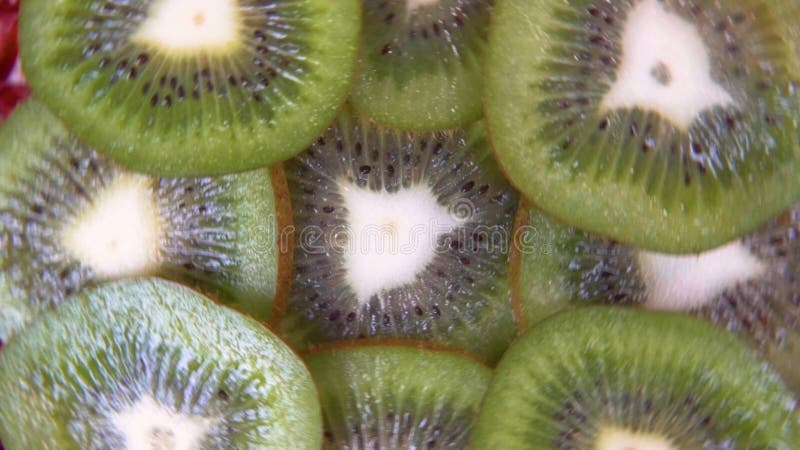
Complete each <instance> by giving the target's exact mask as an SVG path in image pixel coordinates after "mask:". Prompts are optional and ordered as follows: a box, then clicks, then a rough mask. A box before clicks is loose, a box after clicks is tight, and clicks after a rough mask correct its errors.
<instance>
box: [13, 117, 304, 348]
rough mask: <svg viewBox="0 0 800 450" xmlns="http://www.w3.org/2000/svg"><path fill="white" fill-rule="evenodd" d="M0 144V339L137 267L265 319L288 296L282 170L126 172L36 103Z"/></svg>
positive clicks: (288, 256)
mask: <svg viewBox="0 0 800 450" xmlns="http://www.w3.org/2000/svg"><path fill="white" fill-rule="evenodd" d="M0 149H1V150H0V341H4V340H6V339H8V338H9V336H10V335H12V334H14V333H15V331H16V330H18V329H19V328H20V327H22V326H24V325H25V324H26V323H28V322H29V321H31V320H32V319H33V318H34V317H35V316H36V315H37V314H39V313H40V312H41V311H42V310H43V309H47V308H50V307H52V306H53V305H55V304H59V303H61V302H62V301H63V300H64V299H65V298H66V297H68V296H69V295H70V294H72V293H74V292H77V291H79V290H80V289H82V288H84V287H86V286H90V285H93V284H96V283H99V282H102V281H108V280H111V279H117V278H124V277H130V276H135V275H159V276H162V277H166V278H170V279H174V280H177V281H181V282H183V283H185V284H189V285H192V286H195V287H197V288H199V289H201V290H203V291H204V292H206V293H207V294H208V295H213V296H214V297H217V298H219V299H220V300H221V301H223V302H225V303H227V304H229V305H231V306H233V307H236V308H238V309H240V310H242V311H244V312H246V313H248V314H251V315H253V316H254V317H256V318H258V319H261V320H266V319H268V318H269V317H270V315H271V314H272V307H273V300H274V299H275V298H280V297H281V296H285V295H288V286H287V285H286V284H287V283H286V281H289V280H290V279H291V275H290V273H291V272H290V271H291V267H290V265H291V261H290V260H291V254H290V253H288V254H287V253H281V246H280V245H279V236H278V229H279V228H281V227H284V226H286V222H288V221H289V220H291V212H287V211H286V209H287V208H289V206H288V198H287V193H286V190H287V188H286V184H285V178H283V175H282V172H281V171H280V169H274V170H272V171H271V173H270V170H267V169H260V170H256V171H251V172H245V173H242V174H238V175H227V176H221V177H216V178H209V177H204V178H156V177H151V176H145V175H140V174H137V173H132V172H129V171H127V170H125V169H122V168H120V167H119V166H117V165H115V164H114V163H112V162H111V161H110V160H109V159H108V158H106V157H104V156H102V155H101V154H98V153H97V152H95V151H94V150H92V149H91V148H89V147H87V146H85V145H83V144H81V143H80V142H79V141H77V140H76V139H75V137H74V136H72V135H71V134H69V133H68V132H67V131H66V130H65V129H64V128H63V127H62V126H61V124H60V123H59V122H58V120H56V119H55V118H54V117H53V116H51V115H50V114H49V113H48V112H47V110H45V109H44V108H43V107H42V106H41V105H40V104H38V103H35V102H32V101H31V102H27V103H25V104H24V105H22V106H20V107H19V108H18V109H17V110H16V111H15V112H14V114H12V116H11V117H10V118H9V120H8V121H7V122H6V123H4V124H3V127H2V129H0ZM273 183H275V184H274V186H273ZM288 250H289V249H286V251H288Z"/></svg>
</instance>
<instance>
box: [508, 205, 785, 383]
mask: <svg viewBox="0 0 800 450" xmlns="http://www.w3.org/2000/svg"><path fill="white" fill-rule="evenodd" d="M518 218H519V220H520V221H521V222H522V225H521V226H520V228H518V230H517V232H516V235H517V236H519V241H518V243H519V244H520V245H519V247H517V248H516V249H515V252H516V253H514V258H513V263H512V266H514V267H515V271H514V274H515V275H514V276H512V282H511V292H512V299H513V304H514V305H515V306H516V308H515V310H516V311H517V312H518V321H519V324H520V326H521V328H523V329H524V328H526V327H529V326H534V325H536V324H537V323H539V322H540V321H541V320H543V319H545V318H546V317H547V316H549V315H550V314H552V313H553V312H556V311H559V310H562V309H565V308H570V307H573V306H577V305H583V304H587V303H603V304H615V305H633V306H641V307H644V308H649V309H661V310H674V311H684V312H687V313H691V314H693V315H697V316H699V317H702V318H705V319H707V320H709V321H711V322H713V323H715V324H717V325H719V326H720V327H722V328H725V329H727V330H729V331H732V332H735V333H736V334H737V335H739V336H740V337H741V338H743V339H744V340H745V341H747V342H748V343H750V344H751V345H752V346H753V347H754V348H756V349H757V350H758V351H759V352H760V353H761V354H762V355H763V356H765V357H766V358H767V359H768V360H769V361H770V362H771V363H772V365H773V366H774V367H775V369H776V370H777V371H778V372H780V374H781V375H782V376H783V378H784V380H785V381H786V382H787V383H788V384H789V386H790V387H792V388H793V389H796V390H797V391H798V392H800V296H798V293H799V292H800V206H796V207H794V208H793V209H792V210H790V211H789V212H787V213H785V214H783V215H781V216H780V217H778V218H775V219H774V220H772V221H771V222H770V223H769V224H768V225H767V226H766V227H765V228H763V229H761V230H759V231H757V232H755V233H752V234H750V235H748V236H746V237H744V238H742V239H739V240H736V241H733V242H730V243H728V244H725V245H723V246H721V247H718V248H715V249H712V250H709V251H706V252H704V253H700V254H691V255H667V254H660V253H654V252H648V251H644V250H637V249H635V248H632V247H628V246H625V245H622V244H619V243H617V242H614V241H611V240H608V239H606V238H603V237H601V236H598V235H595V234H592V233H589V232H584V231H580V230H577V229H575V228H573V227H570V226H567V225H563V224H560V223H558V222H556V221H555V220H553V219H551V218H549V217H548V216H547V215H545V214H543V213H541V212H539V211H538V210H536V209H535V208H530V209H528V208H525V207H521V208H520V212H519V216H518Z"/></svg>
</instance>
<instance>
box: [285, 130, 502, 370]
mask: <svg viewBox="0 0 800 450" xmlns="http://www.w3.org/2000/svg"><path fill="white" fill-rule="evenodd" d="M286 172H287V178H288V180H289V187H290V191H291V194H292V204H293V206H294V211H295V227H296V229H297V234H296V243H295V277H294V285H293V288H292V294H291V296H290V297H291V298H290V301H289V305H288V308H287V315H286V317H285V318H284V319H283V321H282V322H281V329H282V330H284V331H285V332H286V333H287V335H288V336H289V337H290V339H291V340H292V342H294V343H295V344H296V345H298V346H300V347H301V348H302V347H305V346H306V345H308V344H314V343H320V342H327V341H333V340H339V339H354V338H362V337H394V338H415V339H429V340H433V341H435V342H440V343H444V344H447V345H452V346H455V347H457V348H464V349H469V350H470V351H473V352H475V353H478V354H481V355H484V356H486V357H488V358H489V359H496V358H497V357H498V356H499V355H500V354H501V353H502V351H503V350H504V349H505V348H506V347H507V345H508V343H509V342H510V340H511V339H512V338H513V334H514V330H513V329H511V328H509V326H512V327H513V325H512V323H513V322H512V317H511V310H510V306H509V302H508V296H509V294H508V274H507V259H508V244H509V242H508V241H509V239H508V238H509V236H510V234H511V225H512V222H513V215H514V212H515V211H516V203H515V202H516V201H517V194H516V192H515V191H514V190H513V189H512V188H511V187H510V186H509V185H508V184H507V182H506V181H505V180H504V179H503V178H502V175H501V174H500V173H499V171H498V169H497V167H496V164H495V163H494V161H493V160H492V159H491V155H490V154H489V152H488V148H487V143H486V139H485V137H484V134H483V130H482V127H481V126H480V125H477V126H476V127H474V128H472V129H471V130H469V131H467V132H464V131H457V132H452V133H422V134H410V133H399V132H393V131H388V130H383V129H380V128H376V127H372V126H370V125H369V124H367V123H357V122H353V121H352V120H350V118H349V116H343V117H342V119H341V120H340V121H339V122H338V123H337V124H336V125H334V126H333V127H331V128H330V129H329V130H328V132H327V133H326V134H324V135H323V136H322V137H321V138H320V139H319V140H318V142H317V143H316V144H315V145H313V146H312V147H311V148H310V149H308V150H307V151H306V152H305V153H303V154H302V155H301V156H299V157H298V158H297V159H295V160H293V161H292V162H291V163H289V164H288V165H287V166H286ZM429 210H430V211H429ZM417 215H419V217H417ZM423 253H424V254H426V255H428V256H427V257H420V254H423ZM378 280H379V281H380V283H378V282H377V281H378Z"/></svg>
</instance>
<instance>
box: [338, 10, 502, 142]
mask: <svg viewBox="0 0 800 450" xmlns="http://www.w3.org/2000/svg"><path fill="white" fill-rule="evenodd" d="M491 4H492V1H487V0H389V1H385V0H366V1H365V2H364V13H363V14H364V33H363V37H362V42H361V63H360V66H359V69H358V71H357V75H356V79H355V85H354V86H353V92H352V94H351V102H352V104H353V106H354V107H355V109H357V110H358V112H359V113H361V114H363V115H366V116H369V117H370V118H371V119H373V120H376V121H378V122H380V123H382V124H385V125H389V126H392V127H397V128H400V129H407V130H409V129H410V130H443V129H447V128H455V127H458V126H462V125H466V124H469V123H472V122H474V121H476V120H478V119H480V117H481V95H480V92H481V87H482V83H483V80H482V78H483V76H482V72H483V69H482V67H483V64H482V58H483V51H484V48H485V46H486V33H487V27H488V22H489V15H490V13H491V9H492V5H491Z"/></svg>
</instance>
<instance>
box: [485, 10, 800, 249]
mask: <svg viewBox="0 0 800 450" xmlns="http://www.w3.org/2000/svg"><path fill="white" fill-rule="evenodd" d="M798 12H800V11H799V10H798V5H797V2H791V1H764V0H748V1H736V0H728V1H719V2H711V1H700V0H665V1H658V0H625V1H619V2H607V1H599V0H582V1H576V2H568V3H565V2H561V1H554V0H534V1H528V0H510V1H505V2H503V3H502V4H500V5H498V6H497V8H496V14H495V16H494V21H493V27H492V30H491V35H490V44H489V47H488V50H487V55H488V63H487V66H486V67H487V68H488V71H487V80H486V95H485V96H486V106H487V108H486V116H487V122H488V124H489V129H490V134H491V136H492V140H493V145H494V149H495V151H496V153H497V156H498V159H499V160H500V162H501V165H502V166H503V167H504V169H505V170H506V172H507V174H508V176H509V177H510V179H511V181H512V182H513V183H514V184H515V185H516V186H517V187H518V188H519V189H520V190H521V191H522V192H523V194H524V195H526V196H527V197H529V198H530V200H531V201H533V202H535V203H536V204H537V205H538V206H539V207H540V208H542V209H543V210H545V211H547V212H548V213H550V214H551V215H553V216H555V217H558V218H560V219H561V220H563V221H565V222H568V223H571V224H573V225H575V226H579V227H581V228H583V229H588V230H592V231H595V232H598V233H601V234H604V235H606V236H609V237H611V238H613V239H615V240H617V241H620V242H625V243H628V244H632V245H635V246H637V247H641V248H647V249H650V250H653V251H660V252H665V253H687V252H699V251H703V250H707V249H710V248H713V247H716V246H719V245H721V244H723V243H725V242H728V241H730V240H732V239H735V238H737V237H739V236H741V235H742V234H745V233H747V232H749V231H752V230H754V229H755V228H757V227H758V226H760V225H762V224H763V223H764V222H766V221H767V220H768V219H769V218H770V217H773V216H774V215H776V214H779V213H780V212H781V211H783V210H785V209H786V208H788V207H790V206H791V205H792V204H794V203H796V202H797V201H799V200H800V184H798V183H796V182H795V180H796V178H797V173H798V170H800V157H799V156H800V155H798V149H800V145H798V137H799V136H800V133H798V131H800V130H799V129H798V125H797V124H798V120H797V119H798V110H800V108H798V106H800V102H799V101H798V96H797V93H796V91H797V89H796V86H797V79H796V77H797V73H799V72H798V70H797V69H798V61H799V59H798V55H800V53H798V52H797V49H796V43H795V42H794V41H795V40H796V36H797V35H798V29H797V24H796V21H794V20H793V19H790V18H792V17H795V16H796V15H797V13H798Z"/></svg>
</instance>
